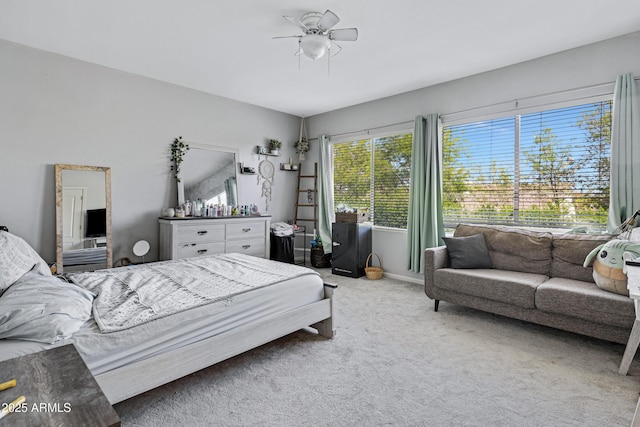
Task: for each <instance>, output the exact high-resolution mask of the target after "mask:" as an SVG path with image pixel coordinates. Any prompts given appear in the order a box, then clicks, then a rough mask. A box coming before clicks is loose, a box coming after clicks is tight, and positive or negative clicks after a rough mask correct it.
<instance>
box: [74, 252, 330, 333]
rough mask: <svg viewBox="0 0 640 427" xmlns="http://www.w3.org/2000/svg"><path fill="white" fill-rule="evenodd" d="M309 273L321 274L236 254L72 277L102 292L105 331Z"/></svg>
mask: <svg viewBox="0 0 640 427" xmlns="http://www.w3.org/2000/svg"><path fill="white" fill-rule="evenodd" d="M274 267H277V268H274ZM306 274H317V273H316V272H314V271H313V270H310V269H308V268H304V267H300V266H296V265H292V264H285V263H276V262H275V261H269V260H267V259H263V258H257V257H252V256H248V255H244V254H237V253H230V254H219V255H210V256H204V257H196V258H185V259H178V260H171V261H163V262H157V263H149V264H142V265H137V266H132V267H123V268H116V269H111V270H99V271H95V272H89V273H78V274H73V275H71V276H70V277H69V278H70V280H71V281H72V282H73V283H75V284H77V285H79V286H82V287H83V288H86V289H88V290H89V291H91V292H93V293H94V294H96V298H95V301H94V304H93V316H94V318H95V321H96V323H97V324H98V327H99V328H100V331H101V332H115V331H120V330H123V329H127V328H130V327H133V326H136V325H139V324H141V323H145V322H148V321H150V320H153V319H157V318H160V317H164V316H168V315H170V314H173V313H177V312H179V311H184V310H188V309H190V308H194V307H198V306H201V305H204V304H209V303H212V302H216V301H221V300H230V299H231V298H232V297H233V296H235V295H238V294H241V293H243V292H248V291H250V290H252V289H257V288H261V287H264V286H269V285H273V284H275V283H278V282H281V281H283V280H288V279H292V278H295V277H299V276H303V275H306Z"/></svg>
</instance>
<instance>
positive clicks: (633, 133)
mask: <svg viewBox="0 0 640 427" xmlns="http://www.w3.org/2000/svg"><path fill="white" fill-rule="evenodd" d="M634 184H635V185H634ZM609 193H610V203H609V216H608V219H607V231H609V232H610V233H616V232H619V227H620V225H621V224H622V223H623V222H624V221H625V219H627V218H629V217H630V216H631V215H633V213H634V212H635V211H636V210H637V209H640V110H639V107H638V95H637V92H636V85H635V80H634V78H633V74H631V73H628V74H624V75H621V76H618V78H617V79H616V85H615V89H614V92H613V112H612V118H611V184H610V190H609Z"/></svg>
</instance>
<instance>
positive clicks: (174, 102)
mask: <svg viewBox="0 0 640 427" xmlns="http://www.w3.org/2000/svg"><path fill="white" fill-rule="evenodd" d="M0 58H1V64H2V66H1V67H0V94H2V96H0V130H1V134H0V138H1V141H2V142H1V143H0V147H1V148H0V164H1V167H0V182H1V183H2V184H1V185H0V224H1V225H6V226H8V227H9V229H10V231H12V232H14V233H15V234H17V235H19V236H22V237H23V238H24V239H25V240H26V241H27V242H28V243H30V244H31V245H32V246H33V247H34V249H36V250H37V251H38V252H39V253H40V254H41V255H42V257H43V258H44V259H45V260H46V261H47V262H53V261H54V260H55V194H54V193H55V183H54V168H53V165H54V164H56V163H68V164H77V165H89V166H108V167H111V173H112V188H111V191H112V209H113V211H112V213H113V243H114V248H113V249H114V260H117V259H119V258H121V257H124V256H127V257H130V258H131V259H132V260H135V259H136V258H135V257H134V256H133V254H132V249H131V248H132V246H133V244H134V243H135V242H136V241H137V240H139V239H146V240H148V241H149V242H150V243H151V248H152V249H151V252H150V255H149V258H148V259H149V260H151V259H155V257H157V253H158V251H157V244H158V223H157V218H158V216H159V215H160V212H161V211H162V209H163V208H164V207H167V206H173V205H175V203H176V200H177V196H176V190H175V185H174V182H173V180H172V175H171V171H170V170H169V167H170V161H169V156H170V146H171V143H172V141H173V139H174V138H175V137H176V136H182V137H183V139H185V140H186V141H192V142H197V143H200V144H211V145H218V146H233V147H236V148H237V149H238V150H239V157H240V159H239V161H241V162H244V163H245V164H247V165H250V166H254V167H256V169H257V166H258V163H259V159H258V156H257V154H255V147H256V146H257V145H264V144H266V140H267V139H268V138H278V139H280V140H281V141H283V142H285V144H284V145H285V147H283V148H284V152H283V153H282V157H281V158H272V159H271V160H272V161H273V163H274V164H275V165H276V168H278V166H279V162H280V161H282V162H286V161H288V158H289V157H290V156H294V155H295V150H294V148H293V141H295V140H296V139H297V135H298V129H299V125H300V122H299V120H300V119H299V118H297V117H295V116H291V115H287V114H283V113H279V112H275V111H272V110H267V109H264V108H259V107H255V106H251V105H248V104H244V103H240V102H236V101H232V100H229V99H225V98H221V97H217V96H211V95H207V94H204V93H201V92H197V91H193V90H189V89H185V88H182V87H179V86H175V85H170V84H166V83H163V82H159V81H156V80H152V79H147V78H142V77H138V76H134V75H130V74H127V73H122V72H119V71H114V70H112V69H109V68H105V67H100V66H97V65H93V64H88V63H85V62H81V61H77V60H74V59H70V58H67V57H63V56H60V55H55V54H50V53H47V52H43V51H39V50H36V49H31V48H27V47H24V46H21V45H17V44H14V43H10V42H6V41H1V40H0ZM295 177H296V175H295V174H294V173H291V172H284V171H280V170H276V175H275V187H274V191H273V196H272V201H271V203H270V210H269V213H270V214H271V215H272V216H273V220H283V219H287V218H290V217H291V216H292V215H293V213H292V212H293V207H292V206H293V203H294V202H293V200H294V193H295V189H296V183H295V181H296V179H295ZM256 179H257V177H256V176H255V175H239V176H238V187H239V202H240V204H249V203H258V204H259V206H260V209H261V210H262V211H264V207H265V203H264V199H262V198H261V197H260V188H259V187H258V185H257V182H256Z"/></svg>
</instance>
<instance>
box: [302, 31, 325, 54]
mask: <svg viewBox="0 0 640 427" xmlns="http://www.w3.org/2000/svg"><path fill="white" fill-rule="evenodd" d="M330 48H331V41H330V40H329V39H328V38H327V37H325V36H322V35H319V34H307V35H306V36H304V37H302V39H301V40H300V49H302V52H303V53H304V54H305V55H306V56H307V57H309V58H311V59H313V60H316V59H318V58H322V57H323V56H324V54H325V53H327V51H328V50H329V49H330Z"/></svg>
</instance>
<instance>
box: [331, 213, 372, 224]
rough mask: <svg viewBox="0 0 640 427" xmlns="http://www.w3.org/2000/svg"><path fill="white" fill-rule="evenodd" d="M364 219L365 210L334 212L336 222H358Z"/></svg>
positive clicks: (365, 217)
mask: <svg viewBox="0 0 640 427" xmlns="http://www.w3.org/2000/svg"><path fill="white" fill-rule="evenodd" d="M366 220H367V213H366V212H336V222H341V223H351V224H359V223H361V222H365V221H366Z"/></svg>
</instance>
